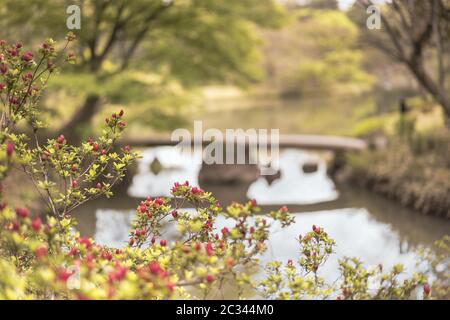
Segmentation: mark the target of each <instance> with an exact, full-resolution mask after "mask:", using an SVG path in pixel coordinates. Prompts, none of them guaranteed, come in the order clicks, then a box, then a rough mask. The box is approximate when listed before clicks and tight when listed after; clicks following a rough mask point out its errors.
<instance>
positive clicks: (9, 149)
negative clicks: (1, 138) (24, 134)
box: [6, 142, 14, 157]
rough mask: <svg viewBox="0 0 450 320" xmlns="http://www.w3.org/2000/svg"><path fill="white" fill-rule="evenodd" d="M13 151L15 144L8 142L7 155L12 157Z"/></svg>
mask: <svg viewBox="0 0 450 320" xmlns="http://www.w3.org/2000/svg"><path fill="white" fill-rule="evenodd" d="M13 152H14V144H13V143H11V142H9V143H8V144H6V155H7V156H8V157H11V156H12V154H13Z"/></svg>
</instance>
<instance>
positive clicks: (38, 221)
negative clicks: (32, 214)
mask: <svg viewBox="0 0 450 320" xmlns="http://www.w3.org/2000/svg"><path fill="white" fill-rule="evenodd" d="M41 226H42V221H41V219H40V218H39V217H37V218H34V219H33V221H32V222H31V228H33V230H34V231H36V232H38V231H39V230H41Z"/></svg>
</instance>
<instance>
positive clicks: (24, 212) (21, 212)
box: [16, 208, 29, 218]
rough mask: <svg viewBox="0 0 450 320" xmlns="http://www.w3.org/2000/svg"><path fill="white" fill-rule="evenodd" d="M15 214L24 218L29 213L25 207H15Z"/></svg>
mask: <svg viewBox="0 0 450 320" xmlns="http://www.w3.org/2000/svg"><path fill="white" fill-rule="evenodd" d="M16 214H17V215H18V216H19V217H21V218H26V217H28V215H29V212H28V209H27V208H16Z"/></svg>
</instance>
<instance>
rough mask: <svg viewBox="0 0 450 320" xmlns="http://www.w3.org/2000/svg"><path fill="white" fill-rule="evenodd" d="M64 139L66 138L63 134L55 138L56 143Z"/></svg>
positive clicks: (62, 141)
mask: <svg viewBox="0 0 450 320" xmlns="http://www.w3.org/2000/svg"><path fill="white" fill-rule="evenodd" d="M65 140H66V138H65V137H64V136H63V135H60V136H59V137H58V139H56V141H57V142H58V143H64V141H65Z"/></svg>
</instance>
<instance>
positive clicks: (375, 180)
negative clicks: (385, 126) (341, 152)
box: [341, 128, 450, 218]
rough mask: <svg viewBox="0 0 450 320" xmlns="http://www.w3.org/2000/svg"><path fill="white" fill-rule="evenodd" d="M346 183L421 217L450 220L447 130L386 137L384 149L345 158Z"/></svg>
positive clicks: (449, 146)
mask: <svg viewBox="0 0 450 320" xmlns="http://www.w3.org/2000/svg"><path fill="white" fill-rule="evenodd" d="M341 174H342V177H344V178H345V179H347V180H349V181H350V182H352V183H354V184H357V185H363V186H365V187H368V188H369V189H371V190H373V191H375V192H377V193H381V194H383V195H386V196H387V197H389V198H392V199H395V200H397V201H399V202H400V203H401V204H403V205H405V206H408V207H411V208H413V209H415V210H418V211H420V212H423V213H424V214H430V215H437V216H442V217H445V218H450V130H448V129H443V128H441V129H439V130H435V131H433V132H427V133H414V134H412V135H409V136H403V137H397V138H395V137H392V136H391V137H390V138H389V139H388V143H387V145H386V146H385V147H384V148H381V149H378V150H369V151H366V152H364V153H362V154H358V155H349V156H348V157H347V167H346V168H345V169H344V171H343V172H341Z"/></svg>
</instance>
